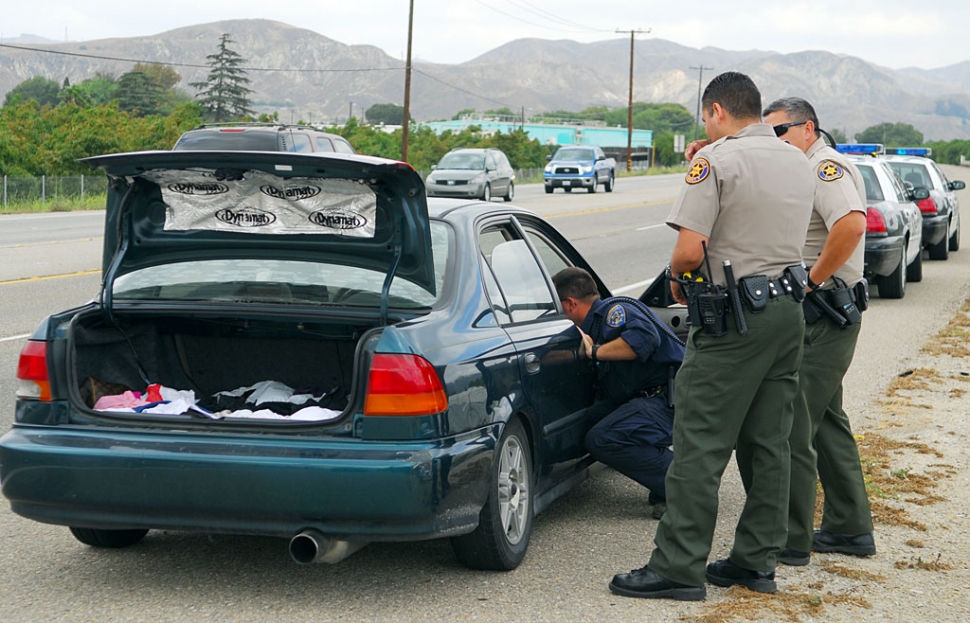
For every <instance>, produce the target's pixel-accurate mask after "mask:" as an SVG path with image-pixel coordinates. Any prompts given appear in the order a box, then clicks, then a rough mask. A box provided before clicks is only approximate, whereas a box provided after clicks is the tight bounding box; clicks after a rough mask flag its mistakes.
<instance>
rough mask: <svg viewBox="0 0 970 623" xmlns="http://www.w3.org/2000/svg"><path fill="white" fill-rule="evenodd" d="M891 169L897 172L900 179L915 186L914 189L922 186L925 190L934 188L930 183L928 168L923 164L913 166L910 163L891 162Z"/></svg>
mask: <svg viewBox="0 0 970 623" xmlns="http://www.w3.org/2000/svg"><path fill="white" fill-rule="evenodd" d="M889 167H890V168H891V169H892V170H893V171H895V172H896V175H898V176H899V177H900V179H902V180H903V181H904V182H909V183H910V184H912V185H913V188H916V187H918V186H922V187H923V188H932V187H933V185H932V184H931V183H930V181H929V176H928V175H927V172H926V167H924V166H923V165H921V164H913V163H910V162H898V161H891V162H890V163H889Z"/></svg>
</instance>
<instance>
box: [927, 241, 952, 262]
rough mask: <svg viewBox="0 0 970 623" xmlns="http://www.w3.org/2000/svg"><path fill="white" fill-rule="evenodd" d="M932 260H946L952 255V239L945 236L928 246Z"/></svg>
mask: <svg viewBox="0 0 970 623" xmlns="http://www.w3.org/2000/svg"><path fill="white" fill-rule="evenodd" d="M926 250H927V251H928V252H929V254H930V259H931V260H945V259H948V258H949V257H950V239H949V238H946V237H944V238H943V239H942V240H940V241H939V242H937V243H936V244H931V245H930V246H928V247H927V248H926Z"/></svg>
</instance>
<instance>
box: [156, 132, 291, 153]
mask: <svg viewBox="0 0 970 623" xmlns="http://www.w3.org/2000/svg"><path fill="white" fill-rule="evenodd" d="M172 149H174V150H176V151H200V150H206V151H279V143H278V141H277V138H276V130H273V131H271V132H267V131H266V130H243V131H239V130H196V131H190V132H186V133H185V134H183V135H182V138H180V139H179V140H178V143H176V144H175V147H173V148H172Z"/></svg>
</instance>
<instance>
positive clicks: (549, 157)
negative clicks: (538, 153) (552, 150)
mask: <svg viewBox="0 0 970 623" xmlns="http://www.w3.org/2000/svg"><path fill="white" fill-rule="evenodd" d="M551 160H552V154H546V162H549V161H551Z"/></svg>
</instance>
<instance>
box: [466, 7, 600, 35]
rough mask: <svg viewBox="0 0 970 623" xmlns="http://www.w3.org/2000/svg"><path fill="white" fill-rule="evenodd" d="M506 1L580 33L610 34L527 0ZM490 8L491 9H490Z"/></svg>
mask: <svg viewBox="0 0 970 623" xmlns="http://www.w3.org/2000/svg"><path fill="white" fill-rule="evenodd" d="M505 1H506V2H508V3H509V4H512V5H516V6H518V7H519V8H521V9H524V10H526V11H528V12H529V13H532V14H533V15H537V16H539V17H541V18H543V19H549V20H553V21H556V22H559V23H561V24H564V25H566V26H569V27H570V28H578V29H580V31H587V32H610V31H609V30H607V29H604V28H590V27H589V26H585V25H583V24H577V23H576V22H571V21H569V20H568V19H564V18H562V17H560V16H558V15H555V14H554V13H549V12H548V11H544V10H542V9H540V8H539V7H537V6H535V5H534V4H531V3H529V2H526V0H505ZM479 4H481V3H479ZM523 5H524V6H523ZM489 8H491V7H489ZM570 32H576V31H570Z"/></svg>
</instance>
